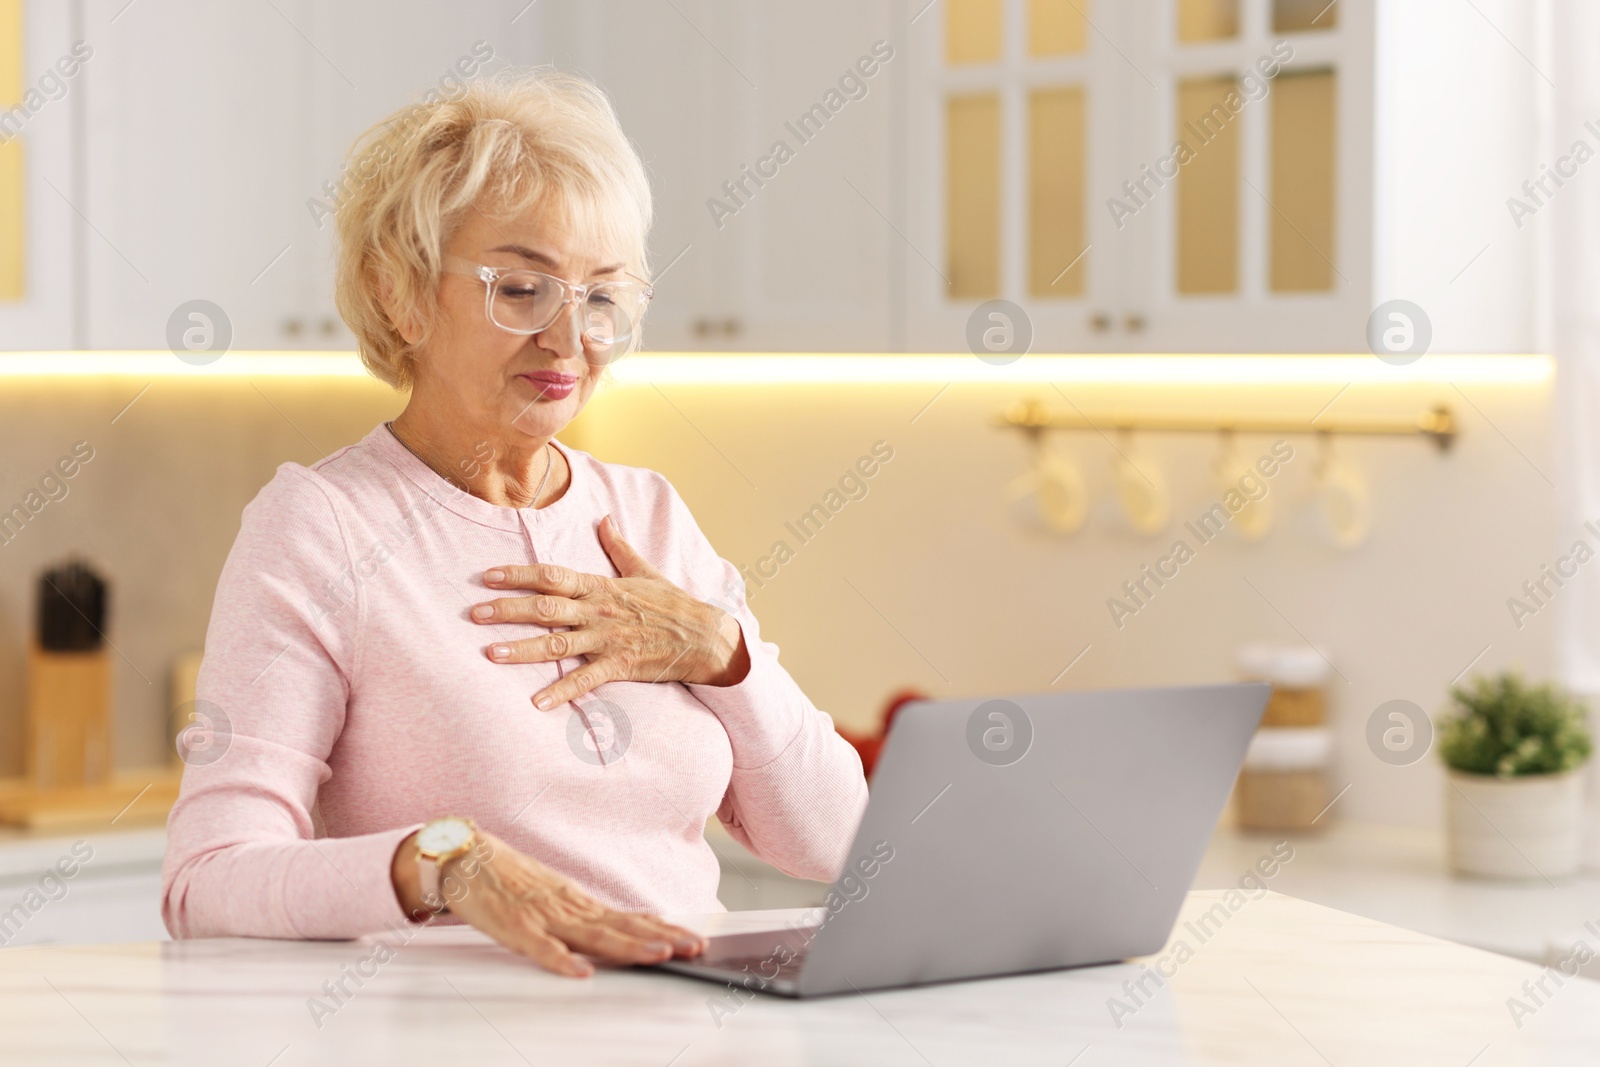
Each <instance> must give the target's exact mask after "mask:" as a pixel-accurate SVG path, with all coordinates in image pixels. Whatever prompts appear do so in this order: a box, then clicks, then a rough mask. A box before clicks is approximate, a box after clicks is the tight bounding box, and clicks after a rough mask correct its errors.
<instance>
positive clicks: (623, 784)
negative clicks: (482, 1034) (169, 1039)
mask: <svg viewBox="0 0 1600 1067" xmlns="http://www.w3.org/2000/svg"><path fill="white" fill-rule="evenodd" d="M557 445H558V447H560V448H561V451H562V454H563V455H565V456H566V458H567V462H568V464H569V465H570V466H571V469H572V483H571V486H570V487H569V488H568V490H567V492H566V494H565V495H564V496H562V497H561V499H559V500H557V501H555V502H554V503H553V504H550V505H548V506H546V507H544V508H541V509H539V510H519V509H516V508H507V507H498V506H496V505H494V504H490V503H488V502H487V501H485V500H482V499H479V498H478V497H475V496H472V495H470V494H468V493H466V492H464V491H462V490H460V489H457V488H455V487H454V486H453V485H451V483H450V482H448V481H446V480H445V479H444V478H441V477H440V476H439V475H438V474H436V473H434V472H433V471H432V470H431V469H430V468H429V467H428V466H427V465H425V464H424V463H422V462H421V461H420V460H418V459H417V458H416V457H415V456H413V455H412V454H411V453H410V452H408V451H407V450H406V449H405V447H404V446H402V445H401V444H400V443H399V441H397V440H396V439H395V438H394V437H393V435H392V434H391V433H390V432H389V430H388V428H387V427H385V426H382V425H379V426H378V427H376V428H375V429H374V430H373V431H372V432H371V433H369V434H367V436H366V438H365V439H363V440H362V441H361V442H359V443H358V444H355V445H352V446H350V447H348V448H344V449H341V450H340V451H338V452H335V453H334V454H333V455H331V456H329V457H328V458H327V459H324V460H322V461H321V462H319V463H316V464H314V465H313V466H311V467H310V468H306V467H302V466H300V465H299V464H295V463H285V464H283V465H282V466H281V467H279V468H278V471H277V475H276V476H275V477H274V478H273V480H272V481H271V482H270V483H269V484H268V485H267V486H266V488H264V489H263V490H262V491H261V493H260V494H259V495H258V496H257V497H256V498H255V500H253V501H252V502H251V503H250V505H249V506H248V507H246V508H245V511H244V518H243V522H242V524H241V527H240V530H239V537H238V540H236V541H235V542H234V545H233V550H232V552H231V553H229V555H228V560H227V563H226V565H225V566H224V567H223V570H222V576H221V578H220V580H219V581H218V583H217V596H216V602H215V604H214V605H213V607H212V612H211V624H210V629H209V630H208V632H207V634H206V647H205V659H204V661H203V663H202V665H201V668H200V678H199V690H198V699H199V700H200V701H206V702H210V704H212V705H214V706H215V707H217V708H220V709H221V716H225V718H226V722H227V725H226V727H225V729H231V737H229V736H228V735H227V734H226V733H225V732H219V734H218V736H217V741H216V743H214V744H213V745H212V746H210V747H209V748H208V749H204V750H201V751H202V755H201V757H200V758H198V759H191V760H190V763H189V765H188V766H187V767H186V768H185V771H184V776H183V788H182V791H181V793H180V796H179V798H178V802H177V804H176V806H175V807H174V808H173V809H172V815H171V817H170V819H169V820H168V824H167V829H168V835H169V836H168V844H167V853H166V861H165V867H164V872H163V879H164V883H165V900H164V906H163V915H164V918H165V920H166V924H167V929H168V930H169V931H171V933H172V934H173V936H174V937H180V938H182V937H209V936H226V935H244V936H253V937H279V938H348V937H355V936H358V935H361V934H363V933H368V932H372V931H377V930H380V929H382V928H384V926H385V925H386V924H388V923H391V922H403V921H404V915H403V913H402V911H401V909H400V905H399V903H398V902H397V901H396V899H395V894H394V889H393V887H392V885H391V883H390V864H391V861H392V858H393V856H394V852H395V848H396V847H397V846H398V845H399V843H400V841H401V840H402V839H403V838H405V837H406V835H408V834H410V833H411V832H412V831H413V830H415V829H416V828H417V827H418V826H419V825H420V824H421V823H423V822H425V821H426V820H428V819H430V818H434V817H436V816H439V815H447V814H454V815H465V816H470V817H472V818H473V819H476V820H477V822H478V824H479V825H480V826H482V827H484V828H485V829H487V830H488V831H489V832H491V833H493V834H496V835H498V836H499V837H501V838H502V839H504V840H505V841H507V842H508V843H510V844H511V845H512V846H514V847H515V848H517V849H519V850H521V851H522V852H525V853H526V854H528V855H530V856H532V857H534V858H535V859H537V860H539V861H540V862H542V863H545V864H547V865H548V866H550V867H552V868H554V869H555V870H557V871H559V872H561V873H562V874H565V875H567V876H568V877H570V878H572V879H574V880H575V881H577V883H578V884H579V885H581V886H582V887H583V888H584V889H586V890H588V891H589V892H590V893H592V894H593V895H594V896H596V897H597V898H599V899H600V900H601V901H603V902H604V903H606V904H608V905H611V906H613V907H616V908H623V909H629V910H648V911H653V912H711V911H721V910H723V908H722V905H721V904H720V903H719V902H718V900H717V881H718V873H719V869H718V864H717V857H716V855H715V854H714V853H713V852H712V849H711V847H710V846H709V845H708V844H707V843H706V841H705V839H704V837H703V836H702V834H703V830H704V827H705V823H706V820H707V819H708V818H709V817H710V816H711V815H712V814H713V813H715V814H716V816H717V817H718V818H719V819H721V820H722V822H723V823H724V825H726V826H727V828H728V830H729V832H730V833H731V834H733V836H734V837H735V838H737V839H738V840H739V841H741V842H743V843H744V844H745V845H747V846H748V847H749V848H750V849H751V850H752V851H754V852H755V853H756V854H757V855H759V856H761V857H762V858H764V859H766V860H767V861H768V862H770V863H772V864H774V865H775V866H777V867H778V868H780V869H782V870H784V871H786V872H787V873H789V874H793V875H797V876H800V877H803V878H813V879H818V880H822V881H826V880H831V879H832V878H833V877H834V875H835V873H836V871H837V869H838V868H839V867H840V866H841V865H842V863H843V862H844V858H845V851H846V850H847V849H848V848H849V845H850V840H851V836H852V834H854V832H855V828H856V824H857V822H858V821H859V819H860V816H861V812H862V809H863V807H864V806H865V804H866V795H867V793H866V783H865V781H864V779H863V778H862V774H861V762H860V760H859V759H858V758H857V757H856V754H855V750H854V749H852V748H851V747H850V746H849V745H848V744H846V743H845V741H844V740H843V739H842V738H840V737H839V736H838V735H837V734H836V733H834V730H833V721H832V719H830V718H829V717H828V716H827V715H826V714H825V713H823V712H821V711H818V710H817V708H816V707H815V706H813V705H812V703H811V701H810V700H808V699H807V698H806V695H805V694H804V693H803V692H801V690H800V687H799V686H798V685H797V684H795V681H794V679H792V678H791V677H790V676H789V674H788V672H787V671H785V670H784V669H783V667H782V666H780V665H779V663H778V647H777V646H776V645H774V644H772V643H770V642H763V641H762V640H761V637H760V632H759V627H758V625H757V623H756V619H755V616H753V615H752V614H751V613H750V610H749V608H748V607H747V606H746V604H745V600H744V589H743V584H742V583H741V582H740V580H739V576H738V571H737V569H736V568H735V567H734V566H733V565H732V564H730V563H728V562H727V561H725V560H723V559H721V558H719V557H718V555H717V553H716V551H715V550H714V549H713V548H712V547H711V544H710V542H708V541H707V540H706V537H705V535H704V534H702V533H701V532H700V528H699V527H698V526H697V525H696V524H695V521H694V517H693V516H692V515H690V513H689V509H688V507H687V506H686V505H685V504H684V502H683V500H682V499H680V498H679V496H678V494H677V492H676V491H675V490H674V489H673V488H672V486H671V485H670V484H669V483H668V482H667V480H666V479H665V478H664V477H662V476H661V475H660V474H657V473H655V472H654V471H650V470H645V469H643V468H639V467H625V466H619V465H617V464H612V463H602V462H600V461H599V460H597V459H595V458H594V457H593V456H591V455H589V454H588V453H586V452H582V451H578V450H576V449H572V448H568V447H566V446H565V445H561V444H560V443H559V442H557ZM607 512H610V513H611V514H612V515H613V517H614V518H615V521H616V523H617V527H618V529H619V531H620V532H621V533H622V535H623V537H624V538H626V539H627V540H628V542H629V543H630V544H632V545H633V546H634V548H636V549H637V550H638V551H639V553H640V554H641V555H643V556H644V557H645V558H646V559H648V560H649V561H650V562H651V563H652V564H653V565H654V566H655V567H656V568H657V569H659V570H660V571H661V572H662V573H663V574H664V575H665V576H666V577H667V578H668V579H669V580H671V581H672V582H674V583H675V584H677V585H678V586H679V587H681V588H682V589H684V590H685V591H687V592H688V593H690V594H691V595H693V596H695V597H698V598H700V599H702V600H706V601H715V602H718V603H720V604H721V606H723V607H724V608H725V610H729V611H730V612H732V613H733V614H734V615H735V617H736V618H737V619H738V621H739V624H740V626H741V627H742V628H743V631H744V637H745V643H746V645H747V646H748V649H749V653H750V673H749V675H748V676H747V677H746V678H745V679H744V680H743V681H741V682H739V683H738V684H737V685H732V686H726V687H716V686H708V685H698V684H683V683H678V682H670V683H667V682H662V683H654V684H652V683H646V682H610V683H607V684H605V685H603V686H601V687H599V688H598V689H596V690H594V691H593V692H592V693H590V694H589V695H588V696H586V697H580V698H579V699H578V700H577V701H576V702H575V703H576V705H577V707H574V705H573V704H567V705H563V706H561V707H559V708H555V709H553V710H551V711H543V712H541V711H539V710H538V709H537V708H535V707H534V706H533V702H532V699H531V698H532V696H533V694H534V693H535V692H536V691H537V690H539V689H540V688H542V687H543V686H544V685H546V684H548V683H549V682H550V681H552V680H553V679H555V678H556V677H557V676H558V674H557V672H558V671H560V672H562V673H565V672H566V671H569V670H571V669H573V668H574V667H577V666H579V665H580V664H581V663H582V662H583V660H582V659H579V658H573V659H568V660H563V661H562V662H561V663H560V664H553V663H541V664H512V665H503V664H496V663H493V662H491V661H490V660H489V659H488V658H487V657H486V656H485V654H484V649H485V647H486V646H487V645H489V644H490V643H491V642H493V641H501V640H514V639H517V638H522V637H529V636H532V635H534V634H537V633H541V632H544V628H543V627H539V626H534V625H530V624H502V625H483V624H479V623H474V622H472V621H471V620H470V619H469V618H468V611H469V610H470V608H471V606H472V605H473V604H476V603H480V602H482V601H484V600H489V599H493V598H494V597H496V596H499V595H503V594H498V593H493V592H490V591H489V590H487V589H486V588H485V586H484V585H483V583H482V581H481V575H482V574H483V572H484V571H485V570H487V569H488V568H490V567H491V566H493V565H495V564H504V563H518V562H536V561H537V562H552V563H559V564H561V565H563V566H566V567H571V568H574V569H577V570H582V571H588V572H591V573H595V574H604V575H608V576H615V575H616V574H617V571H616V568H615V567H613V566H612V564H611V561H610V558H609V557H608V556H607V555H606V553H605V550H604V549H603V548H602V547H601V545H600V541H599V537H598V535H597V533H596V532H595V531H596V525H597V524H598V522H599V520H600V518H601V516H603V515H605V514H606V513H607ZM204 706H205V705H201V707H202V708H204ZM597 711H600V712H605V713H606V714H604V715H598V714H596V713H597ZM224 742H226V744H227V748H226V750H225V751H222V755H221V756H220V757H219V758H216V759H214V760H213V761H211V762H202V761H203V760H204V758H205V756H204V753H213V754H214V753H216V752H218V751H220V750H222V745H223V743H224Z"/></svg>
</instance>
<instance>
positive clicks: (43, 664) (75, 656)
mask: <svg viewBox="0 0 1600 1067" xmlns="http://www.w3.org/2000/svg"><path fill="white" fill-rule="evenodd" d="M27 708H28V711H27V752H26V755H25V757H24V766H25V770H26V773H27V777H28V781H29V783H30V784H31V785H32V786H33V787H34V788H36V789H56V788H60V787H63V786H82V785H100V784H102V783H104V782H105V781H107V780H108V779H109V778H110V775H111V659H110V656H109V654H108V652H107V650H106V649H105V648H103V647H102V648H97V649H94V650H92V651H88V652H51V651H47V650H45V649H42V648H40V647H38V645H37V644H33V645H30V647H29V649H28V698H27Z"/></svg>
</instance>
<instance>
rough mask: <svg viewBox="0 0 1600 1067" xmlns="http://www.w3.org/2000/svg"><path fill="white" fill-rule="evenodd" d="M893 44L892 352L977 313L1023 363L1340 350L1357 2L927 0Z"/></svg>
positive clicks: (1357, 325)
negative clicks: (1015, 334) (911, 38)
mask: <svg viewBox="0 0 1600 1067" xmlns="http://www.w3.org/2000/svg"><path fill="white" fill-rule="evenodd" d="M941 9H942V10H941ZM934 19H937V20H939V23H940V24H939V25H937V26H922V25H921V22H926V21H931V20H934ZM912 28H913V30H914V31H919V33H918V36H917V38H916V39H917V40H918V42H919V46H918V48H917V49H916V56H917V59H918V61H919V64H920V66H919V67H918V69H917V71H916V73H917V74H918V75H919V80H918V81H916V82H915V83H914V84H915V88H914V90H913V93H912V100H913V103H912V108H911V111H912V114H911V120H912V125H911V130H910V138H909V139H910V151H909V158H910V159H911V160H913V161H915V160H919V159H920V160H929V161H934V162H935V163H936V164H937V165H936V166H935V167H933V168H932V169H933V170H934V172H935V173H933V174H932V175H927V176H923V175H919V174H917V173H916V172H915V170H914V171H913V174H912V176H911V181H912V185H913V188H912V190H911V191H912V218H913V220H914V221H916V222H919V223H920V226H919V227H916V232H915V233H914V234H913V235H912V243H913V245H914V246H915V247H916V248H917V249H918V250H919V251H920V250H924V249H925V250H926V252H925V254H924V259H925V260H927V261H929V262H927V264H926V267H927V269H926V270H922V271H920V272H919V270H918V266H919V265H918V264H917V262H916V261H915V260H912V261H911V262H910V265H909V267H908V272H907V273H908V293H909V297H910V312H909V316H908V318H909V319H910V321H911V322H912V324H913V325H912V328H911V330H910V331H909V332H910V334H911V338H910V339H911V341H912V344H913V346H914V347H915V346H918V345H919V342H920V346H921V347H938V348H944V349H958V348H960V347H962V345H963V343H964V335H963V334H961V333H958V332H955V331H956V330H957V329H958V328H959V327H960V326H961V324H962V321H963V315H964V314H965V315H970V314H971V313H972V311H973V309H975V308H977V307H978V306H979V305H981V304H983V303H984V302H986V301H989V300H993V299H1004V300H1008V301H1011V302H1013V303H1015V304H1017V305H1019V306H1020V307H1022V308H1023V309H1024V312H1025V316H1026V319H1027V320H1028V323H1029V325H1031V327H1032V329H1033V331H1034V341H1033V344H1032V348H1033V350H1035V351H1319V350H1322V351H1355V350H1359V349H1360V348H1361V347H1362V346H1363V344H1364V341H1363V338H1364V331H1365V323H1366V316H1367V313H1368V311H1370V301H1371V259H1372V247H1371V246H1372V240H1371V227H1372V210H1371V192H1370V190H1371V185H1372V149H1371V142H1372V115H1371V111H1372V98H1373V94H1372V10H1371V4H1370V3H1332V4H1330V3H1329V2H1328V0H1321V2H1316V0H1118V2H1117V3H1115V4H1112V3H1110V2H1109V0H1099V2H1095V0H947V2H944V3H941V4H940V5H938V6H937V7H935V8H934V9H933V10H932V11H930V12H929V13H928V14H927V16H925V18H924V19H922V20H920V21H919V23H916V24H913V27H912ZM935 267H937V268H938V271H937V272H936V271H935V270H934V268H935ZM919 322H920V323H921V324H922V325H921V329H920V330H919V329H918V328H917V324H918V323H919Z"/></svg>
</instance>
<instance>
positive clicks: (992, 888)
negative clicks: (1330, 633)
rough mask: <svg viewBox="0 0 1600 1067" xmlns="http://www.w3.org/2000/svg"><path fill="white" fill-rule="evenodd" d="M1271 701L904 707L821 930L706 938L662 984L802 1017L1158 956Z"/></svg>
mask: <svg viewBox="0 0 1600 1067" xmlns="http://www.w3.org/2000/svg"><path fill="white" fill-rule="evenodd" d="M1269 691H1270V687H1269V686H1267V685H1265V684H1261V683H1249V684H1239V685H1207V686H1186V687H1181V688H1163V689H1133V690H1106V691H1098V692H1071V693H1034V694H1024V695H1017V696H1006V697H993V698H986V699H983V698H980V699H964V700H939V701H919V702H917V703H914V704H908V705H907V706H906V707H904V708H903V709H901V711H900V713H899V715H898V716H896V718H895V723H894V729H893V730H892V731H890V734H889V737H888V739H887V740H886V742H885V744H884V749H883V753H882V755H881V756H880V758H879V762H878V766H877V770H876V773H875V774H874V777H873V780H872V792H871V797H870V799H869V801H868V804H867V809H866V812H865V814H864V815H863V816H862V820H861V825H860V828H859V829H858V830H857V832H856V836H855V841H854V843H853V844H852V845H851V848H850V852H849V854H848V855H849V859H848V862H847V863H846V865H845V867H844V869H843V870H842V871H841V873H840V875H839V878H838V880H837V881H836V882H835V883H834V885H833V888H832V890H831V891H830V892H829V893H828V896H827V898H826V903H825V905H824V906H823V908H821V909H817V910H813V911H812V912H810V913H808V914H809V917H810V918H811V919H812V920H813V921H812V922H810V923H807V924H805V925H795V926H793V927H790V928H787V929H782V930H765V931H759V932H748V933H738V934H730V935H727V936H723V937H712V938H710V939H709V944H708V946H707V949H706V951H705V953H703V954H702V955H701V956H699V957H696V958H695V959H685V960H670V961H668V962H666V963H662V964H659V965H657V966H658V967H659V968H660V969H663V970H668V971H673V972H675V973H678V974H684V975H689V976H692V977H695V978H704V979H709V980H711V981H716V982H725V983H729V984H731V985H733V986H735V987H741V988H744V989H749V990H752V991H757V992H767V993H776V994H780V995H783V996H791V997H810V996H825V995H829V994H836V993H854V992H862V991H865V990H872V989H884V988H892V987H897V986H914V985H922V984H925V983H930V982H946V981H953V980H958V979H968V978H983V977H989V976H996V975H1007V974H1021V973H1025V972H1029V971H1044V970H1054V969H1057V968H1062V967H1080V966H1085V965H1088V964H1097V963H1113V962H1120V961H1122V960H1126V959H1128V958H1129V957H1133V956H1143V955H1148V954H1151V953H1154V952H1156V951H1159V950H1160V949H1161V947H1162V946H1163V945H1165V944H1166V941H1167V937H1168V935H1169V934H1170V933H1171V931H1172V927H1173V924H1174V923H1175V922H1176V921H1177V917H1178V909H1179V908H1180V907H1181V906H1182V904H1183V901H1184V897H1185V895H1186V894H1187V893H1188V890H1189V887H1190V885H1191V884H1192V883H1193V881H1194V876H1195V873H1196V871H1197V870H1198V869H1199V866H1200V861H1201V858H1202V857H1203V856H1204V854H1205V850H1206V847H1207V845H1208V843H1209V842H1210V840H1211V835H1212V832H1213V831H1214V830H1215V828H1216V825H1217V820H1218V819H1219V817H1220V816H1221V814H1222V809H1223V806H1224V805H1225V804H1226V803H1227V799H1228V794H1229V792H1230V790H1231V789H1232V787H1233V782H1234V779H1235V778H1236V777H1237V775H1238V773H1239V769H1240V766H1241V765H1242V764H1243V762H1244V754H1245V749H1246V747H1247V746H1248V745H1249V743H1250V738H1251V736H1252V735H1253V734H1254V732H1255V729H1256V726H1257V725H1258V724H1259V722H1260V720H1261V715H1262V712H1263V711H1264V710H1265V708H1266V702H1267V695H1268V693H1269Z"/></svg>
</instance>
